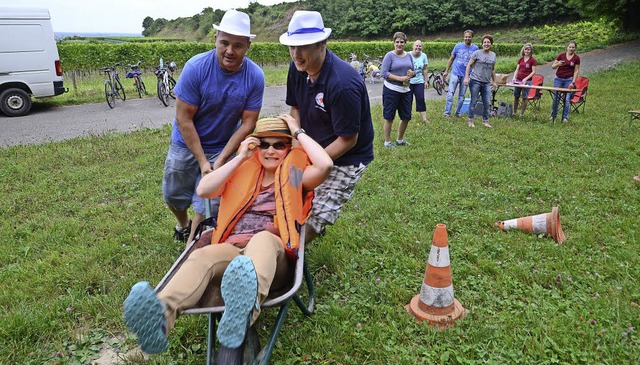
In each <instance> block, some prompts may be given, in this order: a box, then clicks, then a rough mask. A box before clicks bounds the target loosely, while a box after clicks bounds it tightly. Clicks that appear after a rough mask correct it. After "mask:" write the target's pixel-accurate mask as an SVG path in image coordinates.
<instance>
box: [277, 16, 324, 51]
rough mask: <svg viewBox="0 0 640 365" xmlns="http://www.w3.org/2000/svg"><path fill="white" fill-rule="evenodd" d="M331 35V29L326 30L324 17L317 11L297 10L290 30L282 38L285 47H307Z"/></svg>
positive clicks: (290, 23) (292, 18)
mask: <svg viewBox="0 0 640 365" xmlns="http://www.w3.org/2000/svg"><path fill="white" fill-rule="evenodd" d="M330 35H331V28H325V27H324V22H323V21H322V15H320V13H318V12H317V11H306V10H297V11H296V12H295V13H293V17H291V21H290V22H289V29H287V32H286V33H283V34H282V35H281V36H280V43H282V44H284V45H285V46H306V45H308V44H314V43H318V42H320V41H323V40H325V39H327V38H329V36H330Z"/></svg>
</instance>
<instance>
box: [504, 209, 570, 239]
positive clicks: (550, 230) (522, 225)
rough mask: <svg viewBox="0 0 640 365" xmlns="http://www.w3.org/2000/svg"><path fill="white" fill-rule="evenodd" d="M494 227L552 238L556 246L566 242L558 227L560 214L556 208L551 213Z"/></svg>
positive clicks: (518, 219) (512, 220)
mask: <svg viewBox="0 0 640 365" xmlns="http://www.w3.org/2000/svg"><path fill="white" fill-rule="evenodd" d="M495 225H496V226H497V227H500V229H503V230H505V231H506V230H509V229H513V228H515V229H519V230H521V231H523V232H528V233H533V234H536V235H537V234H543V235H545V236H549V237H551V238H553V239H554V240H555V241H556V242H557V243H558V244H562V243H563V242H564V241H566V240H567V237H566V236H565V235H564V232H563V231H562V226H561V225H560V212H559V210H558V207H553V208H552V209H551V213H543V214H537V215H531V216H528V217H522V218H516V219H510V220H508V221H498V222H496V223H495Z"/></svg>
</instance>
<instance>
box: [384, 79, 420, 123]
mask: <svg viewBox="0 0 640 365" xmlns="http://www.w3.org/2000/svg"><path fill="white" fill-rule="evenodd" d="M412 102H413V93H411V92H410V91H409V92H406V93H400V92H397V91H394V90H391V89H389V88H388V87H386V86H384V87H383V88H382V105H383V112H382V116H383V118H384V119H386V120H393V119H394V118H395V117H396V110H397V111H398V116H399V117H400V120H407V121H408V120H411V104H412Z"/></svg>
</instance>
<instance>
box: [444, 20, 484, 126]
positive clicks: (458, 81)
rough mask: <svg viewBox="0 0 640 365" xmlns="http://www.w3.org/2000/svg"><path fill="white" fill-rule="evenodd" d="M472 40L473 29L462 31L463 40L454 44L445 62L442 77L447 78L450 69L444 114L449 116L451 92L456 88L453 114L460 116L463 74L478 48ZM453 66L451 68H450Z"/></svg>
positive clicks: (462, 100)
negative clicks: (455, 103)
mask: <svg viewBox="0 0 640 365" xmlns="http://www.w3.org/2000/svg"><path fill="white" fill-rule="evenodd" d="M472 41H473V31H472V30H465V31H464V42H461V43H458V44H456V46H455V47H454V48H453V51H452V52H451V57H450V58H449V62H448V63H447V68H446V69H445V70H444V74H443V75H442V77H443V78H444V79H446V78H447V75H448V74H449V70H451V78H450V79H449V92H448V93H447V102H446V104H445V106H444V116H445V117H450V116H451V106H452V105H453V94H455V93H456V89H458V104H457V106H456V110H455V116H456V117H460V116H461V113H460V110H461V109H462V104H463V103H464V94H466V93H467V85H465V84H464V82H463V81H464V74H465V72H466V71H467V65H468V64H469V59H470V58H471V54H472V53H473V52H475V51H477V50H478V46H476V45H475V44H473V43H471V42H472ZM452 66H453V68H452Z"/></svg>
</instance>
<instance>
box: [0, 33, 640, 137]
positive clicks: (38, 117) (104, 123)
mask: <svg viewBox="0 0 640 365" xmlns="http://www.w3.org/2000/svg"><path fill="white" fill-rule="evenodd" d="M578 55H579V56H580V58H581V62H582V65H581V69H580V73H581V74H588V73H590V72H594V71H599V70H602V69H606V68H609V67H613V66H615V65H618V64H620V63H623V62H626V61H629V60H637V59H640V39H638V40H635V41H632V42H628V43H625V44H618V45H614V46H611V47H608V48H607V49H603V50H595V51H592V52H588V53H585V54H581V53H580V52H579V50H578ZM550 64H551V63H547V64H546V65H542V66H539V67H538V70H537V72H538V73H540V74H542V75H544V76H545V84H549V83H552V82H553V81H552V80H553V73H554V70H552V69H551V67H550ZM514 68H515V66H514ZM366 84H367V91H368V92H369V100H371V104H372V105H376V104H380V103H381V102H382V81H380V80H376V81H375V82H374V83H373V84H370V83H369V80H367V83H366ZM132 93H133V92H132ZM285 94H286V91H285V86H274V87H268V88H267V89H266V92H265V95H264V102H263V107H262V111H261V115H263V116H274V115H278V114H281V113H286V112H288V111H289V107H288V106H287V105H286V104H285V102H284V99H285ZM443 97H444V95H443V96H438V95H437V94H436V92H435V91H434V90H433V88H429V89H428V90H427V95H426V98H427V100H433V99H436V98H443ZM169 102H170V104H169V106H168V107H165V106H164V105H162V103H161V102H160V100H158V98H156V97H147V98H144V99H138V98H130V99H127V101H125V102H122V101H120V100H117V101H116V106H115V108H114V109H109V107H108V106H107V103H106V102H102V103H97V104H85V105H77V106H65V107H51V108H44V107H42V108H34V110H33V111H32V112H31V113H30V114H29V115H26V116H24V117H15V118H9V117H6V116H4V115H2V114H1V113H0V148H6V147H10V146H15V145H25V144H41V143H46V142H51V141H62V140H67V139H71V138H76V137H80V136H86V135H102V134H105V133H113V132H127V131H133V130H136V129H140V128H159V127H161V126H163V125H165V124H168V123H172V122H173V118H174V114H175V102H174V101H173V100H170V101H169ZM432 115H433V114H432V113H431V112H428V116H429V117H431V116H432Z"/></svg>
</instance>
